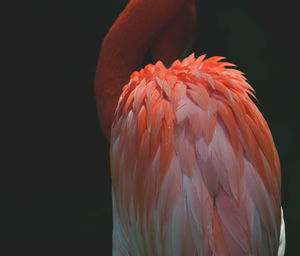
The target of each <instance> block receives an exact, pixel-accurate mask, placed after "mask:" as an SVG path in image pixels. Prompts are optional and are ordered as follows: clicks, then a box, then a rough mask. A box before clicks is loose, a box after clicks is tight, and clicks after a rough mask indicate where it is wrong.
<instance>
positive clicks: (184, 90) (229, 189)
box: [95, 0, 285, 256]
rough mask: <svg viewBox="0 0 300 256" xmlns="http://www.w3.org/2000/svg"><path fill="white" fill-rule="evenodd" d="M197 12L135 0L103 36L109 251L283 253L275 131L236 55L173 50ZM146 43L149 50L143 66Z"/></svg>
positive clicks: (98, 91)
mask: <svg viewBox="0 0 300 256" xmlns="http://www.w3.org/2000/svg"><path fill="white" fill-rule="evenodd" d="M195 24H196V13H195V2H194V0H163V1H162V0H131V1H130V2H129V3H128V5H127V6H126V8H125V9H124V11H123V12H122V13H121V14H120V16H119V17H118V19H117V20H116V21H115V23H114V24H113V25H112V27H111V28H110V30H109V32H108V34H107V35H106V37H105V39H104V41H103V43H102V48H101V52H100V56H99V61H98V66H97V70H96V77H95V95H96V101H97V107H98V113H99V120H100V124H101V128H102V130H103V133H104V134H105V136H106V137H107V139H108V140H110V164H111V176H112V200H113V255H114V256H117V255H133V256H142V255H148V256H150V255H162V256H164V255H172V256H175V255H199V256H200V255H203V256H207V255H214V256H217V255H218V256H221V255H223V256H226V255H237V256H242V255H264V256H265V255H278V256H281V255H284V249H285V230H284V220H283V213H282V208H281V170H280V161H279V157H278V153H277V150H276V147H275V145H274V142H273V138H272V135H271V132H270V130H269V128H268V125H267V123H266V121H265V119H264V118H263V116H262V114H261V113H260V112H259V110H258V108H257V107H256V105H255V104H254V103H253V102H252V100H251V98H250V97H249V95H251V96H253V97H254V98H255V96H254V90H253V88H252V87H251V86H250V85H249V84H248V82H247V80H246V78H245V77H244V74H243V73H242V72H240V71H238V70H237V69H236V68H235V65H233V64H231V63H229V62H225V61H222V60H223V58H222V57H218V56H216V57H210V58H206V56H205V55H201V56H200V57H198V58H195V55H194V54H191V55H190V56H189V57H187V58H185V59H184V60H183V61H179V60H175V59H176V58H177V57H178V56H179V55H180V54H181V53H182V51H183V50H184V49H185V48H186V47H187V46H189V45H190V44H191V43H192V42H193V39H194V34H195V31H196V25H195ZM149 49H150V50H151V52H152V55H153V57H154V59H156V60H157V62H156V64H154V65H152V64H149V65H146V66H145V67H144V68H142V69H140V67H141V64H142V61H143V58H144V56H145V54H146V53H147V51H148V50H149ZM135 70H139V71H135Z"/></svg>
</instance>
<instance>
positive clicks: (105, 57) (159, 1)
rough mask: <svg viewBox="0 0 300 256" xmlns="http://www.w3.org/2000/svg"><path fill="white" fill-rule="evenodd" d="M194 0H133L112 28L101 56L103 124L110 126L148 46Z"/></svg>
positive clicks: (107, 132)
mask: <svg viewBox="0 0 300 256" xmlns="http://www.w3.org/2000/svg"><path fill="white" fill-rule="evenodd" d="M188 1H190V0H131V1H130V2H129V4H128V5H127V6H126V8H125V10H124V11H123V12H122V13H121V14H120V16H119V17H118V19H117V20H116V22H115V23H114V24H113V25H112V27H111V28H110V30H109V32H108V34H107V35H106V37H105V38H104V41H103V43H102V48H101V53H100V56H99V60H98V65H97V70H96V77H95V93H96V101H97V107H98V113H99V119H100V124H101V128H102V130H103V132H104V134H105V136H106V138H108V139H109V138H110V128H111V124H112V121H113V116H114V111H115V108H116V106H117V102H118V99H119V96H120V95H121V92H122V87H123V86H124V85H125V84H126V83H127V82H128V81H129V77H130V74H131V73H132V72H133V71H134V70H136V69H138V68H139V67H140V65H141V63H142V60H143V58H144V55H145V54H146V52H147V50H148V49H149V48H150V46H151V45H152V44H153V42H154V41H155V40H157V38H156V37H157V36H158V35H161V34H162V33H163V31H164V30H165V29H166V27H168V26H169V24H170V23H172V20H173V19H174V17H176V16H177V15H178V13H179V12H180V11H181V10H182V8H183V6H184V5H185V4H186V3H187V2H188Z"/></svg>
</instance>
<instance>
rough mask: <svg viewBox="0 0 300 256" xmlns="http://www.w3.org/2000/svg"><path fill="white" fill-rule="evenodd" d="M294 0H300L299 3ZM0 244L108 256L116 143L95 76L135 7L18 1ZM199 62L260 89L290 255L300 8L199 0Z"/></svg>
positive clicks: (294, 236) (296, 207)
mask: <svg viewBox="0 0 300 256" xmlns="http://www.w3.org/2000/svg"><path fill="white" fill-rule="evenodd" d="M295 2H296V1H295ZM10 3H11V7H12V12H11V14H10V22H9V25H11V26H9V28H8V32H9V33H8V38H9V49H11V50H10V51H9V62H8V63H9V65H10V66H11V73H9V75H10V81H11V83H10V84H9V86H8V89H9V90H10V93H9V94H8V95H9V96H11V97H8V99H9V100H8V103H7V105H6V106H5V107H4V110H5V112H6V113H8V115H7V117H8V122H6V123H8V124H9V130H8V131H9V132H8V133H7V136H6V134H4V135H5V137H7V138H8V139H9V143H8V144H7V145H6V144H5V151H6V153H8V157H5V159H4V162H6V161H7V163H8V167H6V168H3V170H2V171H1V172H2V174H3V175H4V178H3V179H1V183H2V185H1V197H3V200H1V207H2V209H1V215H2V216H3V217H1V219H2V221H3V224H1V227H0V232H1V233H3V234H4V236H5V239H4V240H2V241H1V243H2V242H3V245H4V246H2V245H1V246H0V247H1V249H0V250H2V249H5V250H6V253H4V254H1V255H11V254H13V252H14V251H17V252H19V253H20V254H19V255H23V254H24V255H34V254H35V253H37V252H39V253H41V254H40V255H71V253H75V254H78V255H111V229H112V217H111V216H112V211H111V191H110V182H111V181H110V172H109V154H108V151H109V144H108V142H107V141H106V140H105V138H104V136H103V135H102V133H101V130H100V127H99V124H98V120H97V111H96V105H95V100H94V94H93V79H94V72H95V67H96V63H97V57H98V54H99V51H100V46H101V42H102V40H103V38H104V36H105V34H106V33H107V30H108V29H109V27H110V26H111V24H112V23H113V21H114V20H115V19H116V18H117V16H118V14H119V13H120V12H121V11H122V10H123V8H124V7H125V5H126V3H127V1H121V0H119V1H117V0H114V1H101V0H97V1H96V0H93V1H67V0H63V1H11V2H10ZM197 5H198V24H199V27H198V34H197V41H196V44H195V47H194V49H193V50H194V51H195V52H196V55H197V56H198V55H200V54H202V53H207V54H208V56H213V55H221V56H226V57H227V58H228V60H229V61H230V62H233V63H235V64H237V65H238V67H239V69H240V70H241V71H243V72H245V73H246V76H247V78H248V79H249V81H250V84H252V85H253V87H254V88H255V90H256V96H257V98H258V100H259V103H257V104H258V107H259V109H260V110H261V111H262V113H263V115H264V116H265V118H266V120H267V122H268V124H269V126H270V129H271V131H272V134H273V137H274V140H275V144H276V146H277V149H278V151H279V155H280V159H281V165H282V176H283V183H282V196H283V198H282V200H283V206H284V209H285V218H286V230H287V253H286V255H288V256H290V255H297V252H298V251H299V250H298V247H299V245H298V243H297V241H298V240H299V239H298V233H299V229H300V217H299V216H300V202H299V200H300V199H299V195H300V193H299V192H300V186H299V185H298V183H299V177H300V170H299V168H300V160H299V150H298V147H299V141H300V140H299V100H298V98H299V94H298V93H297V91H298V87H299V78H298V76H299V65H298V62H299V58H298V59H297V57H298V56H296V54H297V53H298V47H299V41H297V36H299V26H298V25H299V23H298V17H297V15H299V14H298V13H297V8H296V3H292V2H287V1H285V2H283V1H279V0H276V1H274V0H273V1H267V0H260V1H258V0H255V1H250V0H247V1H246V0H227V1H198V3H197Z"/></svg>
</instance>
